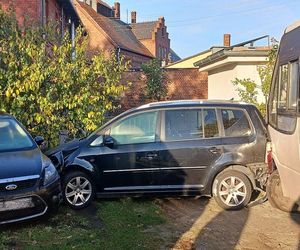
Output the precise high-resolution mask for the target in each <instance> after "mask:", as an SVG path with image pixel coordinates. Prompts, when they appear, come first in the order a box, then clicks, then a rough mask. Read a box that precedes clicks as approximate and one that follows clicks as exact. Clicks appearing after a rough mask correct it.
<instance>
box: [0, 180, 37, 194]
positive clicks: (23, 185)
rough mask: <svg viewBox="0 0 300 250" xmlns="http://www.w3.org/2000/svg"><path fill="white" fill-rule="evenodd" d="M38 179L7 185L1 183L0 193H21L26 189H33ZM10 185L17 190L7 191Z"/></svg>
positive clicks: (8, 183)
mask: <svg viewBox="0 0 300 250" xmlns="http://www.w3.org/2000/svg"><path fill="white" fill-rule="evenodd" d="M37 180H38V179H30V180H23V181H16V182H7V183H0V192H13V191H21V190H24V189H28V188H32V187H34V186H35V184H36V183H37ZM9 185H16V186H17V187H16V189H14V190H7V189H6V187H7V186H9Z"/></svg>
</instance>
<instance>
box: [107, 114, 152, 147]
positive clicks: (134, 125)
mask: <svg viewBox="0 0 300 250" xmlns="http://www.w3.org/2000/svg"><path fill="white" fill-rule="evenodd" d="M156 122H157V112H147V113H143V114H138V115H134V116H131V117H129V118H127V119H125V120H123V121H121V122H119V123H117V124H116V125H113V126H112V127H111V131H110V136H112V137H113V138H114V139H115V140H116V142H117V144H135V143H148V142H155V132H156Z"/></svg>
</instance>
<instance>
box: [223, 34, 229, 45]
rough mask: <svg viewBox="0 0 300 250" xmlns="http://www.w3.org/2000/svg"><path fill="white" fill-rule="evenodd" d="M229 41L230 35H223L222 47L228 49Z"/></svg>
mask: <svg viewBox="0 0 300 250" xmlns="http://www.w3.org/2000/svg"><path fill="white" fill-rule="evenodd" d="M230 40H231V35H230V34H224V41H223V45H224V47H230Z"/></svg>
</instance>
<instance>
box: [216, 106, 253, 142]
mask: <svg viewBox="0 0 300 250" xmlns="http://www.w3.org/2000/svg"><path fill="white" fill-rule="evenodd" d="M221 113H222V120H223V126H224V132H225V136H228V137H233V136H234V137H236V136H247V135H250V134H251V126H250V124H249V120H248V118H247V116H246V114H245V112H244V111H242V110H236V109H222V110H221Z"/></svg>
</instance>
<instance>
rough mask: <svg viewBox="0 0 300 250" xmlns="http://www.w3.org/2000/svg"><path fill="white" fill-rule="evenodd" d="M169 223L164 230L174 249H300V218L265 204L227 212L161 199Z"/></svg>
mask: <svg viewBox="0 0 300 250" xmlns="http://www.w3.org/2000/svg"><path fill="white" fill-rule="evenodd" d="M159 202H160V204H161V206H162V207H163V209H164V211H165V212H166V214H167V218H168V223H167V226H166V228H165V229H161V231H162V235H163V237H164V238H165V242H166V245H165V246H164V247H163V248H171V249H185V250H186V249H300V245H299V240H300V214H288V213H285V212H282V211H279V210H277V209H274V208H273V207H271V205H270V204H269V203H268V202H266V203H264V204H261V205H257V206H254V207H251V208H245V209H243V210H240V211H224V210H222V209H221V208H220V207H219V206H218V205H217V204H216V202H215V201H214V200H213V199H205V198H200V199H195V198H184V199H160V200H159Z"/></svg>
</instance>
